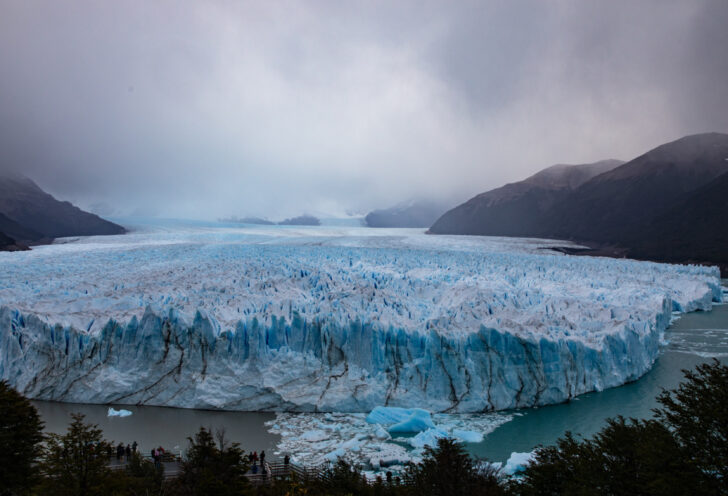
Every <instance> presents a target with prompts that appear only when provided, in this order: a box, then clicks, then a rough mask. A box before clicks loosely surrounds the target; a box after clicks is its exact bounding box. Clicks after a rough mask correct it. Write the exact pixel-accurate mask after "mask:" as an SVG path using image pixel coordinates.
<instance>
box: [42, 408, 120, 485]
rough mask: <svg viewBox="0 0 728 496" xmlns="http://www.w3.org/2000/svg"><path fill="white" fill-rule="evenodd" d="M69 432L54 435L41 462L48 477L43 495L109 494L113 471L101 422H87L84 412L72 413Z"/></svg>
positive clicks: (44, 482)
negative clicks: (109, 464) (99, 425)
mask: <svg viewBox="0 0 728 496" xmlns="http://www.w3.org/2000/svg"><path fill="white" fill-rule="evenodd" d="M71 418H72V419H73V420H72V421H71V424H70V425H69V427H68V432H67V433H66V434H64V435H63V436H59V435H58V434H50V435H49V436H48V439H47V441H46V449H45V453H44V456H43V460H42V462H41V471H42V473H43V475H44V476H45V477H44V480H43V482H42V483H41V486H40V491H39V492H40V494H54V495H55V496H92V495H105V494H109V490H108V488H109V485H110V484H111V483H112V482H113V481H112V474H111V471H110V470H109V466H108V463H109V459H108V457H107V448H108V446H109V444H108V443H107V442H106V441H105V440H104V439H103V433H102V432H101V429H99V428H98V426H97V425H93V424H86V423H84V421H83V420H84V418H85V417H84V416H83V415H81V414H80V413H76V414H72V415H71Z"/></svg>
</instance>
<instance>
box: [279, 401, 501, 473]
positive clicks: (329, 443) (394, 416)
mask: <svg viewBox="0 0 728 496" xmlns="http://www.w3.org/2000/svg"><path fill="white" fill-rule="evenodd" d="M403 410H409V413H408V414H407V413H405V412H403ZM411 410H412V409H389V408H375V409H374V410H373V412H371V413H370V414H369V415H364V414H359V413H354V414H344V413H325V414H321V413H310V414H305V413H300V414H297V413H278V414H277V415H276V418H275V419H274V420H271V421H269V422H267V423H266V426H267V427H268V430H269V431H270V432H271V433H274V434H278V435H280V436H281V440H280V442H279V443H278V445H277V453H278V454H280V455H283V454H289V455H290V456H291V459H292V460H294V461H296V462H298V463H301V464H303V465H307V466H317V465H321V464H327V463H330V462H334V461H336V459H338V458H343V459H345V460H347V461H349V462H351V463H356V464H358V465H361V466H362V467H363V468H364V469H365V470H366V471H371V472H373V473H376V472H378V471H381V470H383V469H385V468H386V470H390V471H392V472H397V471H401V470H402V469H403V468H404V465H405V464H406V463H407V462H410V461H412V462H416V461H418V460H420V459H421V457H422V452H423V449H424V448H425V446H434V445H436V444H437V439H439V438H441V437H450V438H453V439H457V440H460V441H462V442H478V441H479V440H482V439H483V436H484V435H487V434H488V433H490V432H492V431H493V430H494V429H496V428H497V427H498V426H499V425H502V424H504V423H505V422H508V421H509V420H510V419H511V418H513V417H512V415H510V414H499V413H491V414H434V415H430V414H429V412H426V411H425V412H426V413H428V415H430V418H431V421H432V423H433V426H434V427H432V428H428V429H426V430H424V431H421V432H419V433H417V434H416V435H415V436H407V435H395V436H392V435H391V434H390V433H389V432H387V430H386V428H385V426H386V425H391V424H392V423H397V422H398V421H402V419H403V418H405V419H406V418H408V417H409V416H411V413H412V412H411ZM371 420H377V421H380V422H382V423H378V422H371Z"/></svg>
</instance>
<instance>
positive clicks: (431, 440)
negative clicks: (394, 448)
mask: <svg viewBox="0 0 728 496" xmlns="http://www.w3.org/2000/svg"><path fill="white" fill-rule="evenodd" d="M444 437H449V436H448V434H447V432H445V431H443V430H441V429H427V430H426V431H422V432H420V433H419V434H417V435H416V436H415V437H412V438H410V439H409V440H408V442H409V444H410V446H412V447H413V448H415V449H417V448H424V447H425V446H430V447H431V448H434V447H436V446H437V440H438V439H441V438H444Z"/></svg>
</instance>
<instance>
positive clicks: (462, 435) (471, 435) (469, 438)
mask: <svg viewBox="0 0 728 496" xmlns="http://www.w3.org/2000/svg"><path fill="white" fill-rule="evenodd" d="M452 437H454V438H455V439H457V440H458V441H462V442H464V443H481V442H483V434H481V433H480V432H475V431H465V430H462V429H453V430H452Z"/></svg>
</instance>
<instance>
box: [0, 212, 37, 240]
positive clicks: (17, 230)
mask: <svg viewBox="0 0 728 496" xmlns="http://www.w3.org/2000/svg"><path fill="white" fill-rule="evenodd" d="M0 232H2V233H5V235H7V236H9V237H11V238H13V239H22V240H26V241H37V240H40V239H42V238H43V235H42V234H41V233H39V232H37V231H33V230H32V229H28V228H25V227H23V226H21V225H20V224H18V223H17V222H15V221H14V220H13V219H11V218H10V217H8V216H7V215H5V214H3V213H0Z"/></svg>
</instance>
